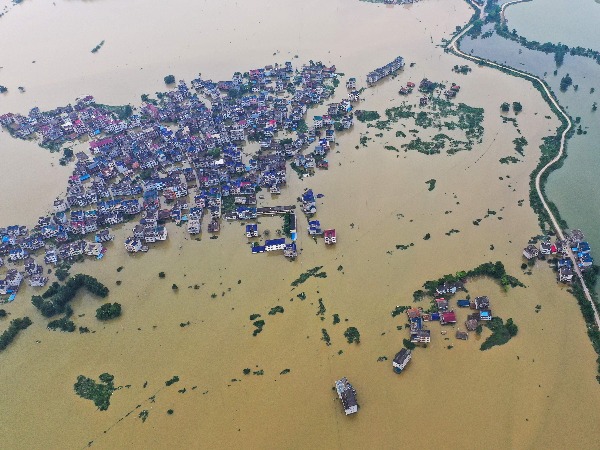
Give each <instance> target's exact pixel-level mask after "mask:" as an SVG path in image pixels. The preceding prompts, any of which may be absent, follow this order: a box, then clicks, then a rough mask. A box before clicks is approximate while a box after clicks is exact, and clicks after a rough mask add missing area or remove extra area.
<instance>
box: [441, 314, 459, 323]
mask: <svg viewBox="0 0 600 450" xmlns="http://www.w3.org/2000/svg"><path fill="white" fill-rule="evenodd" d="M441 319H442V322H444V323H456V314H455V313H454V311H448V312H444V313H442V315H441Z"/></svg>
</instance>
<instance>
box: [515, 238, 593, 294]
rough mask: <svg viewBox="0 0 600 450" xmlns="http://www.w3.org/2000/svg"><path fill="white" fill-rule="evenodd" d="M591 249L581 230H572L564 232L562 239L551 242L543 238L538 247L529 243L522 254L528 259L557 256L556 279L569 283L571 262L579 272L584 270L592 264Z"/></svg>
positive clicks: (571, 272) (571, 277)
mask: <svg viewBox="0 0 600 450" xmlns="http://www.w3.org/2000/svg"><path fill="white" fill-rule="evenodd" d="M591 251H592V249H591V247H590V244H589V243H588V242H586V241H585V236H584V234H583V233H582V231H581V230H572V231H571V232H565V233H564V239H563V240H561V239H556V240H555V241H554V242H551V240H550V239H545V240H542V241H541V242H540V244H539V247H536V246H535V245H533V244H529V245H528V246H527V247H525V249H523V256H524V257H525V258H526V259H527V260H529V261H533V260H535V259H537V258H545V257H546V256H557V257H558V262H557V270H558V275H557V277H558V281H560V282H562V283H570V282H571V281H573V275H574V271H573V269H574V267H573V263H575V264H577V267H578V268H579V270H580V271H581V272H585V271H586V270H587V269H588V268H590V267H591V266H592V265H593V264H594V258H592V255H591Z"/></svg>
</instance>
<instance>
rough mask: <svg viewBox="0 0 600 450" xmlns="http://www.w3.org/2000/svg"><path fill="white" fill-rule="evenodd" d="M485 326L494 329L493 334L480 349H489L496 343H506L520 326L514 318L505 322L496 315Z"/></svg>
mask: <svg viewBox="0 0 600 450" xmlns="http://www.w3.org/2000/svg"><path fill="white" fill-rule="evenodd" d="M485 326H486V327H488V328H489V329H490V330H492V334H491V336H489V337H488V338H487V339H486V340H485V341H484V342H483V344H481V347H480V350H489V349H490V348H492V347H494V346H496V345H504V344H506V343H507V342H508V341H509V340H510V339H511V338H512V337H514V336H516V335H517V333H518V332H519V328H518V327H517V325H516V324H515V323H514V322H513V320H512V319H508V320H507V321H506V323H504V321H503V320H502V319H501V318H500V317H494V318H493V319H492V320H490V321H489V322H487V323H486V324H485Z"/></svg>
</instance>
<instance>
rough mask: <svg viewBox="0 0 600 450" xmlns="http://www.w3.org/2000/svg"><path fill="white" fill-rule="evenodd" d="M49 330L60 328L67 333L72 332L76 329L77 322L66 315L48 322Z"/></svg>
mask: <svg viewBox="0 0 600 450" xmlns="http://www.w3.org/2000/svg"><path fill="white" fill-rule="evenodd" d="M48 329H49V330H60V331H64V332H66V333H72V332H73V331H75V324H74V323H73V321H72V320H69V319H68V318H67V317H66V316H65V317H61V318H60V319H56V320H52V321H51V322H49V323H48Z"/></svg>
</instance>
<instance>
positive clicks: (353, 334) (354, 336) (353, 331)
mask: <svg viewBox="0 0 600 450" xmlns="http://www.w3.org/2000/svg"><path fill="white" fill-rule="evenodd" d="M344 336H345V337H346V340H347V341H348V344H352V343H353V342H356V343H357V344H360V333H359V331H358V329H357V328H356V327H348V328H347V329H346V331H344Z"/></svg>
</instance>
